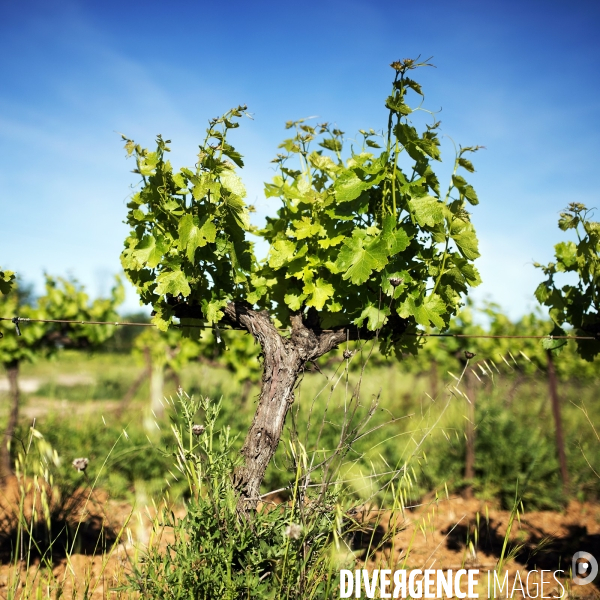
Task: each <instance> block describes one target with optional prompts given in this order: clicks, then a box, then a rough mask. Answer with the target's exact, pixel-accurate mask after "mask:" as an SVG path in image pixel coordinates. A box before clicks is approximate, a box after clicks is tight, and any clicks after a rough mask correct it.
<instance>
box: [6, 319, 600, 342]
mask: <svg viewBox="0 0 600 600" xmlns="http://www.w3.org/2000/svg"><path fill="white" fill-rule="evenodd" d="M0 321H11V322H12V323H13V324H14V325H15V330H16V332H17V335H21V331H20V328H19V323H60V324H69V325H112V326H115V327H156V325H155V324H154V323H140V322H134V321H80V320H76V319H33V318H28V317H0ZM171 326H172V327H177V328H180V329H184V328H191V329H215V325H208V324H206V323H202V324H189V325H187V324H186V325H183V324H180V323H175V324H172V325H171ZM219 329H231V330H234V331H246V329H245V328H243V327H223V326H219ZM279 331H288V329H280V330H279ZM323 331H324V332H327V331H330V330H327V329H325V330H323ZM405 335H412V336H416V337H454V338H470V339H475V338H479V339H522V340H543V339H553V340H591V341H599V339H598V337H597V336H593V335H592V336H582V335H492V334H469V333H427V332H424V331H423V332H416V333H413V332H406V333H405Z"/></svg>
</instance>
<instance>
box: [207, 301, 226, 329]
mask: <svg viewBox="0 0 600 600" xmlns="http://www.w3.org/2000/svg"><path fill="white" fill-rule="evenodd" d="M227 303H228V300H223V299H221V300H202V313H203V314H204V316H205V317H206V320H207V321H208V324H209V325H212V324H213V323H218V322H219V321H220V320H221V319H222V318H223V315H224V313H223V311H222V310H221V309H222V308H225V307H226V306H227Z"/></svg>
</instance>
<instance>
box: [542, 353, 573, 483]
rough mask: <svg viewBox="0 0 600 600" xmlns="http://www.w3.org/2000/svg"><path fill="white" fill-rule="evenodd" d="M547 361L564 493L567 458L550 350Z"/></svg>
mask: <svg viewBox="0 0 600 600" xmlns="http://www.w3.org/2000/svg"><path fill="white" fill-rule="evenodd" d="M546 357H547V359H548V386H549V388H550V400H551V402H552V415H553V416H554V429H555V434H556V448H557V451H558V462H559V465H560V476H561V479H562V483H563V488H564V489H565V491H566V490H567V488H568V486H569V471H568V469H567V456H566V454H565V440H564V436H563V427H562V418H561V414H560V398H559V396H558V382H557V377H556V369H555V367H554V359H553V358H552V350H546Z"/></svg>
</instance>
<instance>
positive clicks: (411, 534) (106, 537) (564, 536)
mask: <svg viewBox="0 0 600 600" xmlns="http://www.w3.org/2000/svg"><path fill="white" fill-rule="evenodd" d="M29 483H32V482H29ZM28 488H29V492H28V494H27V496H26V498H27V501H26V502H25V504H24V511H23V512H24V514H25V515H27V516H31V514H32V512H33V510H34V507H36V506H37V511H38V513H39V512H41V503H40V501H39V494H38V495H37V497H36V499H35V500H34V492H33V490H34V489H35V486H33V485H29V486H28ZM75 496H77V498H76V499H74V500H73V501H72V503H71V505H70V508H69V510H68V511H67V512H68V515H67V516H66V517H65V515H63V517H62V518H63V522H66V521H68V522H69V523H70V527H72V528H73V527H76V526H77V523H78V522H81V523H82V525H80V532H79V534H78V537H79V538H80V539H81V541H80V543H79V545H78V546H76V547H74V548H73V553H72V554H71V555H70V557H69V558H67V557H66V556H65V552H64V545H65V544H64V543H63V545H62V549H61V547H59V546H57V547H55V548H53V549H52V554H53V560H52V566H48V565H44V564H43V563H42V562H41V561H40V559H39V553H38V557H37V558H36V557H35V556H36V553H35V552H32V556H33V557H34V558H33V560H32V564H31V565H30V566H29V567H28V568H27V565H21V564H19V561H18V560H17V562H16V563H15V562H12V563H11V562H10V555H11V554H12V552H11V549H12V548H13V547H15V544H16V537H15V531H16V529H15V528H16V520H15V506H16V505H18V498H19V486H18V482H17V481H16V480H15V479H12V480H10V481H7V482H5V485H4V487H3V490H2V494H1V496H0V523H1V524H2V525H1V528H0V544H1V546H0V597H7V596H8V595H9V591H10V590H9V588H12V589H13V590H14V589H18V591H19V593H18V595H21V594H22V595H23V596H25V595H26V594H25V593H24V592H25V587H26V586H28V587H38V586H41V588H42V592H43V597H49V596H50V597H59V596H58V595H57V594H58V592H59V590H62V593H63V594H64V597H66V598H70V597H83V595H84V590H85V588H88V596H87V597H88V598H94V599H105V598H118V597H127V595H123V596H120V594H119V593H118V592H117V591H114V588H117V587H119V586H120V585H122V584H123V583H124V581H125V580H126V577H127V575H128V574H130V573H131V572H132V569H131V565H132V561H134V560H136V557H137V556H139V551H140V548H143V547H144V545H145V544H147V543H148V540H149V539H150V535H151V521H152V518H153V517H154V515H155V511H154V509H153V508H152V507H136V508H135V509H134V508H132V507H131V505H129V504H127V503H124V502H118V501H114V500H111V499H110V498H108V497H107V495H106V494H105V493H103V492H102V491H98V492H95V493H94V495H93V496H91V497H90V496H89V494H87V493H86V492H85V490H82V493H81V494H79V495H78V494H76V495H75ZM176 512H177V513H178V514H179V515H182V514H183V509H181V508H179V509H178V510H177V511H176ZM373 514H375V513H371V515H373ZM510 517H511V514H510V512H509V511H503V510H497V509H495V508H494V507H492V506H490V505H486V504H485V503H483V502H481V501H479V500H477V499H465V498H461V497H456V498H450V499H447V500H444V501H439V502H437V503H436V502H433V501H432V502H429V503H425V504H422V505H420V506H418V507H414V508H410V509H406V510H405V513H404V516H403V517H399V518H398V519H397V520H396V522H395V525H396V527H397V530H398V533H397V534H396V535H395V536H394V537H393V541H392V542H390V543H387V544H385V545H384V546H383V549H382V551H381V553H380V555H379V560H378V561H377V563H378V564H377V565H375V564H371V565H369V567H377V568H391V569H407V570H410V569H421V570H424V569H425V568H428V569H444V570H445V569H453V570H457V569H460V568H466V569H479V570H480V573H481V575H480V585H479V587H478V591H479V594H480V596H479V597H480V598H486V597H488V593H487V585H486V583H485V581H486V573H485V572H486V571H488V570H490V571H492V570H494V569H495V568H496V567H497V564H498V560H499V558H500V556H501V553H502V547H503V542H504V539H505V536H506V531H507V527H508V524H509V521H510ZM57 525H58V522H57V523H54V524H53V527H54V528H53V531H56V528H55V527H56V526H57ZM393 525H394V523H393V522H392V523H390V516H389V513H383V512H382V513H380V518H379V524H378V525H377V524H374V527H373V528H371V530H368V531H365V534H364V535H363V537H362V538H361V537H360V536H358V537H356V536H355V540H354V544H355V549H356V550H359V551H360V548H361V546H363V547H364V544H365V543H368V542H369V540H374V541H377V538H378V536H380V535H381V534H383V533H384V531H385V530H386V529H388V528H389V527H391V526H393ZM120 531H121V535H119V532H120ZM476 531H477V534H476V533H475V532H476ZM7 532H8V533H7ZM38 538H39V536H38ZM508 539H509V544H508V549H507V551H506V553H505V556H506V555H509V560H507V561H506V564H505V565H504V566H503V568H502V570H503V571H504V569H506V570H507V571H508V574H509V581H510V582H511V586H512V584H513V582H514V580H515V577H516V573H517V572H518V573H519V575H520V578H521V580H522V581H526V580H527V574H528V573H529V572H530V571H531V572H533V571H534V570H537V571H538V572H539V571H541V570H542V569H544V570H550V571H556V570H557V569H563V570H565V571H566V573H565V574H564V575H565V577H563V578H562V579H561V582H562V585H563V586H564V587H565V589H566V591H567V593H568V596H566V597H570V598H581V599H584V598H590V599H591V598H594V599H599V598H600V586H599V585H598V583H599V580H600V577H597V578H596V582H595V583H592V584H589V585H586V586H576V585H573V584H571V582H570V573H569V570H570V565H571V557H572V555H573V553H574V552H577V551H579V550H585V551H587V552H590V553H591V554H592V555H594V556H596V557H599V558H600V504H592V503H579V502H571V503H570V504H569V506H568V507H567V508H566V509H565V510H564V511H561V512H559V511H556V512H554V511H539V512H531V513H527V512H526V513H524V514H522V515H520V516H519V518H518V519H515V520H514V522H513V525H512V528H511V532H510V534H509V536H508ZM63 541H64V540H63ZM168 541H169V536H168V532H167V533H166V534H165V536H164V537H163V538H162V541H161V545H163V546H164V545H166V543H167V542H168ZM66 545H68V540H67V544H66ZM103 545H105V547H106V548H109V547H110V546H112V549H111V550H110V551H108V552H106V553H105V554H102V553H101V552H99V549H100V548H101V547H102V546H103ZM516 545H518V546H519V547H520V550H518V552H517V553H516V555H511V554H510V550H511V548H514V547H515V546H516ZM26 554H27V552H24V555H26ZM536 576H537V575H536V574H533V578H531V577H530V581H532V582H533V581H534V579H535V577H536ZM550 578H551V576H550ZM546 580H548V575H547V576H546ZM517 590H518V586H517ZM530 591H531V590H530ZM531 593H532V595H533V593H534V592H533V591H531ZM560 593H561V589H560V587H559V586H558V585H557V584H555V585H554V586H550V585H548V584H546V587H545V589H544V594H545V595H546V596H549V597H552V596H553V595H554V596H558V595H559V594H560ZM514 597H516V598H519V597H523V596H522V595H521V594H520V593H519V592H518V591H516V592H515V595H514Z"/></svg>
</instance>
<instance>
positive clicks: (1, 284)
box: [0, 268, 15, 294]
mask: <svg viewBox="0 0 600 600" xmlns="http://www.w3.org/2000/svg"><path fill="white" fill-rule="evenodd" d="M14 281H15V274H14V273H13V272H12V271H3V270H2V269H1V268H0V294H8V292H10V290H11V288H12V286H13V284H14Z"/></svg>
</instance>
